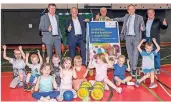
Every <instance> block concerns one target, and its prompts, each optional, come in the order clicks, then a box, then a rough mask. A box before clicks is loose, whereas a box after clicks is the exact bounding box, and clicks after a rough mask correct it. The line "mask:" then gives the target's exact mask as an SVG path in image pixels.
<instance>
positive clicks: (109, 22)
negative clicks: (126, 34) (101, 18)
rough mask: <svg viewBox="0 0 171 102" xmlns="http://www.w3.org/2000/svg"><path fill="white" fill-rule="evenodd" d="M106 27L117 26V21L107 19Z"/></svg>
mask: <svg viewBox="0 0 171 102" xmlns="http://www.w3.org/2000/svg"><path fill="white" fill-rule="evenodd" d="M105 27H106V28H115V27H116V23H115V22H113V21H106V22H105Z"/></svg>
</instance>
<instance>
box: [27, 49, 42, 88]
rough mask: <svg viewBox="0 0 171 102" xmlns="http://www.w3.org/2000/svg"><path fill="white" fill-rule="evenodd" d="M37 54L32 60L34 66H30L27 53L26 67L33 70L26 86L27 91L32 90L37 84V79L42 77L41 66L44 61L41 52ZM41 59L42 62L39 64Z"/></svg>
mask: <svg viewBox="0 0 171 102" xmlns="http://www.w3.org/2000/svg"><path fill="white" fill-rule="evenodd" d="M37 54H38V55H37ZM37 54H32V55H31V57H30V59H31V62H32V64H30V63H29V62H28V58H29V53H26V65H27V66H28V67H29V68H31V73H28V74H27V78H26V84H25V86H24V89H25V90H31V89H32V87H33V86H34V85H35V84H36V81H37V78H38V76H39V75H40V66H41V65H42V63H43V60H42V56H41V55H40V51H39V50H38V51H37ZM39 59H40V62H39ZM38 62H39V63H38Z"/></svg>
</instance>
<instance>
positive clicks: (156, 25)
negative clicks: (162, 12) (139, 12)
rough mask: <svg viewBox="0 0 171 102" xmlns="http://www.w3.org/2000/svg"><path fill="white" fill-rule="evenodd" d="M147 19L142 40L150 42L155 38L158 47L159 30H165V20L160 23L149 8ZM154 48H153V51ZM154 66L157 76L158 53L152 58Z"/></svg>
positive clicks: (153, 11)
mask: <svg viewBox="0 0 171 102" xmlns="http://www.w3.org/2000/svg"><path fill="white" fill-rule="evenodd" d="M147 15H148V19H147V20H145V24H146V30H145V32H144V34H143V36H144V37H143V38H144V39H146V42H151V41H152V38H155V39H156V41H157V44H158V45H160V28H161V29H167V27H168V24H167V22H166V19H164V20H163V21H161V20H160V19H158V18H156V17H155V10H154V9H152V8H150V9H148V10H147ZM155 49H156V47H155V46H154V49H153V50H155ZM154 66H155V70H156V71H157V74H159V73H160V52H158V53H157V56H155V58H154Z"/></svg>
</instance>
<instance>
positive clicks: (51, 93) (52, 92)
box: [46, 91, 60, 100]
mask: <svg viewBox="0 0 171 102" xmlns="http://www.w3.org/2000/svg"><path fill="white" fill-rule="evenodd" d="M59 93H60V92H59V91H51V92H48V96H46V99H48V100H50V99H52V98H56V97H57V96H58V95H59Z"/></svg>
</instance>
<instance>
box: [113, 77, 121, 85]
mask: <svg viewBox="0 0 171 102" xmlns="http://www.w3.org/2000/svg"><path fill="white" fill-rule="evenodd" d="M114 81H115V82H116V85H117V86H119V85H120V84H121V83H122V80H121V79H120V78H119V77H118V76H115V77H114Z"/></svg>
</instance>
